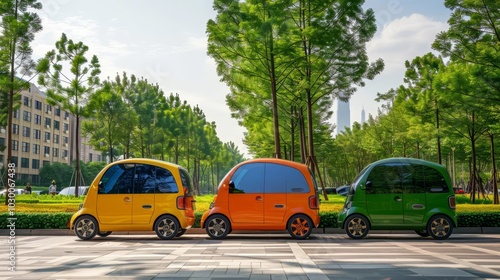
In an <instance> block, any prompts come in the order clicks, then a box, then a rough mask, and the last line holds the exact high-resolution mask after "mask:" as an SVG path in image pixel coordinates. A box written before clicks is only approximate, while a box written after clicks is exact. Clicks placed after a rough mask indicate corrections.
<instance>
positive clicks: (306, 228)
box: [286, 214, 313, 239]
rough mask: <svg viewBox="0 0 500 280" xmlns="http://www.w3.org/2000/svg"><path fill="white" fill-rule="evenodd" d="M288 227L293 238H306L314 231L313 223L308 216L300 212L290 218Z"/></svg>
mask: <svg viewBox="0 0 500 280" xmlns="http://www.w3.org/2000/svg"><path fill="white" fill-rule="evenodd" d="M286 228H287V230H288V233H289V234H290V235H291V236H292V237H293V238H295V239H306V238H307V237H309V235H310V234H311V232H312V229H313V223H312V221H311V219H310V218H309V217H308V216H306V215H303V214H299V215H295V216H293V217H291V218H290V220H288V223H287V226H286Z"/></svg>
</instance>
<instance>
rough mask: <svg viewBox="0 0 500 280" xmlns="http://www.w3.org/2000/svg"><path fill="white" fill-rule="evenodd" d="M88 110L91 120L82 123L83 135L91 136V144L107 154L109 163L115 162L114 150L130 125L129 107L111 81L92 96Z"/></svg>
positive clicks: (106, 82)
mask: <svg viewBox="0 0 500 280" xmlns="http://www.w3.org/2000/svg"><path fill="white" fill-rule="evenodd" d="M87 110H88V112H86V115H88V116H90V118H89V119H88V120H84V121H83V122H82V131H83V133H84V134H86V135H89V136H90V144H91V145H92V146H93V147H94V148H95V149H96V150H98V151H102V152H105V153H106V154H107V155H108V157H109V161H110V162H112V161H114V159H115V154H114V150H115V149H116V146H117V145H118V144H119V143H120V140H121V135H122V134H123V131H124V129H123V127H127V126H128V125H129V123H128V122H126V121H127V118H124V116H126V115H127V107H126V106H125V104H124V102H123V99H122V96H121V94H120V88H119V87H118V86H115V84H114V83H113V82H111V81H109V80H108V81H104V83H103V87H102V88H101V89H99V90H96V91H95V92H93V93H91V94H90V101H89V104H88V106H87Z"/></svg>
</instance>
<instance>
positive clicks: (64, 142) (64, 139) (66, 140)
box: [63, 136, 68, 144]
mask: <svg viewBox="0 0 500 280" xmlns="http://www.w3.org/2000/svg"><path fill="white" fill-rule="evenodd" d="M63 144H68V136H63Z"/></svg>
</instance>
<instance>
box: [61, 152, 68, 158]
mask: <svg viewBox="0 0 500 280" xmlns="http://www.w3.org/2000/svg"><path fill="white" fill-rule="evenodd" d="M62 156H63V158H66V157H68V150H63V151H62Z"/></svg>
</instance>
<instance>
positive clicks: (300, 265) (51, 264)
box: [0, 234, 500, 280]
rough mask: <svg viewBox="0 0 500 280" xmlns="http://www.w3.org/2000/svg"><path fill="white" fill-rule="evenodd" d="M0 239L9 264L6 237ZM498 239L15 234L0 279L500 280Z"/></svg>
mask: <svg viewBox="0 0 500 280" xmlns="http://www.w3.org/2000/svg"><path fill="white" fill-rule="evenodd" d="M0 241H1V243H2V244H4V246H2V255H3V256H4V259H5V261H3V260H2V263H7V258H8V257H7V254H5V248H7V238H6V236H2V237H1V238H0ZM499 241H500V236H499V235H484V234H483V235H470V234H469V235H454V236H452V237H451V238H450V239H448V240H445V241H436V240H432V239H429V238H420V237H418V236H416V235H410V234H401V235H390V236H387V235H380V236H379V235H371V236H370V237H369V238H368V239H364V240H351V239H349V238H347V237H346V236H345V235H341V234H321V235H313V236H311V238H310V239H307V240H303V241H298V240H294V239H292V238H290V236H289V235H287V234H234V235H229V236H228V237H227V238H226V239H224V240H212V239H209V238H208V237H207V236H206V235H203V234H199V235H197V234H194V235H191V234H188V235H184V236H182V237H181V238H178V239H174V240H169V241H165V240H160V239H158V238H157V237H156V236H155V235H154V234H152V235H115V234H112V235H110V236H108V237H106V238H99V237H96V238H94V239H92V240H89V241H81V240H79V239H77V238H76V237H74V236H19V237H17V240H16V246H17V247H16V272H9V271H6V270H3V271H0V279H16V280H17V279H117V278H119V279H124V278H125V279H127V278H128V279H214V280H215V279H269V280H274V279H313V280H316V279H318V280H322V279H391V280H395V279H412V280H413V279H459V280H465V279H500V242H499Z"/></svg>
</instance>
